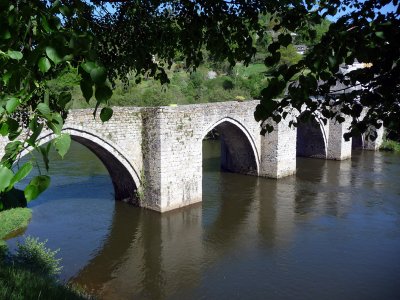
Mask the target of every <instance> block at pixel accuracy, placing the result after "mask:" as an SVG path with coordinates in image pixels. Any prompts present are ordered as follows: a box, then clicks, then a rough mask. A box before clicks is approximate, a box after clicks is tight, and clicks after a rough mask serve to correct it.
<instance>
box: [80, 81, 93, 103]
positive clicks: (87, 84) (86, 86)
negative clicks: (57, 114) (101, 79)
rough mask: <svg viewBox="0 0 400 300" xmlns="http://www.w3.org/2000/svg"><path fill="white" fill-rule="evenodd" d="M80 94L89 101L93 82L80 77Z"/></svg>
mask: <svg viewBox="0 0 400 300" xmlns="http://www.w3.org/2000/svg"><path fill="white" fill-rule="evenodd" d="M80 86H81V91H82V95H83V97H84V98H85V100H86V102H89V100H90V98H92V96H93V83H92V82H91V81H89V80H84V79H82V80H81V82H80Z"/></svg>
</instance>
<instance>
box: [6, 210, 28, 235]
mask: <svg viewBox="0 0 400 300" xmlns="http://www.w3.org/2000/svg"><path fill="white" fill-rule="evenodd" d="M31 218H32V211H31V210H30V209H29V208H13V209H9V210H5V211H2V212H0V240H5V239H7V238H10V237H12V236H14V235H16V234H18V233H20V232H21V231H22V230H24V229H25V228H26V226H28V223H29V221H30V219H31Z"/></svg>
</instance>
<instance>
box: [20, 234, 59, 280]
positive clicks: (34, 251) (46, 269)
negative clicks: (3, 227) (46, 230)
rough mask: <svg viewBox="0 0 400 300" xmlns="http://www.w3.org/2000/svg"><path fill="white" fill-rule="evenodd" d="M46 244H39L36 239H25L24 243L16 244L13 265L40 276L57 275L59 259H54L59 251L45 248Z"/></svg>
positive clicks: (29, 237)
mask: <svg viewBox="0 0 400 300" xmlns="http://www.w3.org/2000/svg"><path fill="white" fill-rule="evenodd" d="M46 243H47V241H45V242H39V240H38V238H33V237H31V236H28V237H26V238H25V240H24V243H18V246H17V251H16V254H15V256H14V261H15V263H16V264H18V265H20V266H23V268H25V269H27V270H29V271H31V272H33V273H37V274H39V275H41V276H49V277H54V276H56V275H58V274H59V273H60V272H61V269H62V267H61V266H60V261H61V259H59V258H56V255H57V253H58V252H59V250H56V251H53V250H51V249H49V248H46Z"/></svg>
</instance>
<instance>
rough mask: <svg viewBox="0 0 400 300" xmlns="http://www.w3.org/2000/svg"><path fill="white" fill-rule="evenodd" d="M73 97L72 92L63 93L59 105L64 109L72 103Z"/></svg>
mask: <svg viewBox="0 0 400 300" xmlns="http://www.w3.org/2000/svg"><path fill="white" fill-rule="evenodd" d="M71 99H72V96H71V93H70V92H61V93H60V95H59V96H58V101H57V103H58V105H59V106H60V107H62V108H63V109H64V108H65V106H66V105H67V104H68V103H69V102H70V101H71Z"/></svg>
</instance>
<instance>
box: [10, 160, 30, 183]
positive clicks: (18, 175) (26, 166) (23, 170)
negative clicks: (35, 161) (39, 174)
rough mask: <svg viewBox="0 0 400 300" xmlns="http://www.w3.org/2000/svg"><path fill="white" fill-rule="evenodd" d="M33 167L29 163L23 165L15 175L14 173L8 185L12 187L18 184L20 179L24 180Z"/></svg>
mask: <svg viewBox="0 0 400 300" xmlns="http://www.w3.org/2000/svg"><path fill="white" fill-rule="evenodd" d="M32 169H33V165H32V163H31V162H29V161H28V162H27V163H25V164H24V165H23V166H22V167H21V168H19V170H18V171H17V173H15V175H14V177H13V178H12V179H11V183H10V185H12V186H14V184H16V183H17V182H20V181H21V180H22V179H24V178H25V177H26V176H28V174H29V173H30V172H31V171H32Z"/></svg>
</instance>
